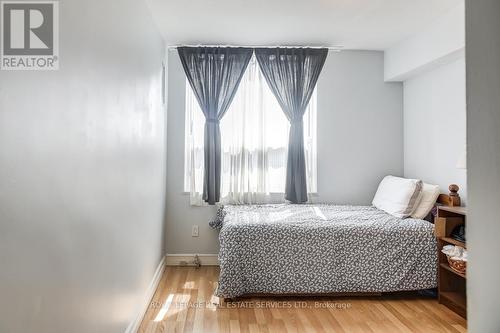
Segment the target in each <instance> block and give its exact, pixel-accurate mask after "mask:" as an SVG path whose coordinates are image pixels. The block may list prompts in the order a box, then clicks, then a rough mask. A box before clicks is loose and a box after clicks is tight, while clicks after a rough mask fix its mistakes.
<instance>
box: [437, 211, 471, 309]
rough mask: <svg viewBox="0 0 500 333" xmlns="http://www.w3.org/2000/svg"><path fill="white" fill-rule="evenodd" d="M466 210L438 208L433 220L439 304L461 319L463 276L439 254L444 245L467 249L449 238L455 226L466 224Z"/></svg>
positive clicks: (464, 286)
mask: <svg viewBox="0 0 500 333" xmlns="http://www.w3.org/2000/svg"><path fill="white" fill-rule="evenodd" d="M466 215H467V210H466V209H465V208H464V207H448V206H439V207H438V212H437V216H436V219H435V229H434V230H435V233H436V237H437V243H438V257H439V268H438V272H439V275H438V298H439V303H442V304H444V305H446V306H447V307H448V308H450V309H452V310H453V311H455V312H456V313H458V314H459V315H461V316H462V317H464V318H465V317H466V316H467V296H466V281H467V277H466V275H465V274H460V273H458V272H455V271H454V270H452V269H451V268H450V266H449V265H448V260H447V259H446V255H444V254H443V253H442V252H441V249H442V248H443V246H445V245H449V244H452V245H458V246H461V247H463V248H464V249H465V248H467V247H466V244H465V243H463V242H460V241H458V240H455V239H453V238H451V237H450V234H451V232H452V230H453V228H455V227H456V226H457V225H459V224H464V223H465V222H466Z"/></svg>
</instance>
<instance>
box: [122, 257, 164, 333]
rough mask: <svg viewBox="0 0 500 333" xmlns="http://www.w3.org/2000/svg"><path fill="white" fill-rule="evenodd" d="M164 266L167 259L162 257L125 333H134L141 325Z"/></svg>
mask: <svg viewBox="0 0 500 333" xmlns="http://www.w3.org/2000/svg"><path fill="white" fill-rule="evenodd" d="M166 264H167V259H166V257H163V258H162V259H161V261H160V263H159V264H158V267H157V268H156V271H155V274H154V275H153V280H151V283H150V284H149V287H148V289H147V290H146V294H145V296H144V300H143V302H142V306H141V308H140V310H139V313H138V314H137V316H136V317H135V318H134V320H133V321H132V322H131V323H130V325H128V327H127V329H126V330H125V333H136V332H137V330H139V326H140V325H141V322H142V319H143V318H144V315H145V314H146V311H147V310H148V308H149V304H151V300H152V299H153V296H154V294H155V292H156V289H157V288H158V284H159V283H160V280H161V277H162V275H163V272H164V271H165V267H166V266H167V265H166Z"/></svg>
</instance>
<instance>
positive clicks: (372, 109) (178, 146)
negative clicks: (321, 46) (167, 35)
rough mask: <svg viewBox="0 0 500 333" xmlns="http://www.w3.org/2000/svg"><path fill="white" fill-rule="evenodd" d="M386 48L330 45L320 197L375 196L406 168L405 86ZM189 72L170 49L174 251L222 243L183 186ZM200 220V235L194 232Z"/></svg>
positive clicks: (208, 210) (321, 85) (205, 210)
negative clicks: (388, 69)
mask: <svg viewBox="0 0 500 333" xmlns="http://www.w3.org/2000/svg"><path fill="white" fill-rule="evenodd" d="M383 65H384V64H383V53H382V52H371V51H370V52H368V51H344V52H340V53H336V52H330V54H329V56H328V59H327V61H326V64H325V67H324V69H323V72H322V74H321V77H320V79H319V82H318V196H316V197H313V201H314V202H334V203H339V204H342V203H350V204H369V203H370V202H371V200H372V198H373V195H374V193H375V191H376V189H377V185H378V183H379V182H380V180H381V179H382V177H383V176H385V175H387V174H394V175H402V174H403V91H402V84H401V83H384V82H383V77H384V76H383V70H384V67H383ZM185 82H186V81H185V75H184V72H183V70H182V66H181V64H180V61H179V57H178V55H177V53H176V52H172V53H170V56H169V96H170V99H169V104H168V117H169V122H168V149H167V151H168V165H167V170H168V171H167V185H168V186H167V219H166V221H167V227H166V228H167V241H166V243H167V253H206V254H213V253H217V251H218V240H217V232H215V231H213V230H211V229H210V227H209V226H208V220H209V219H210V218H212V216H213V215H214V213H215V209H214V208H213V207H191V206H189V196H188V194H184V193H183V177H184V172H183V170H184V169H183V168H184V104H185ZM194 224H198V225H199V227H200V229H199V230H200V237H198V238H193V237H191V227H192V225H194Z"/></svg>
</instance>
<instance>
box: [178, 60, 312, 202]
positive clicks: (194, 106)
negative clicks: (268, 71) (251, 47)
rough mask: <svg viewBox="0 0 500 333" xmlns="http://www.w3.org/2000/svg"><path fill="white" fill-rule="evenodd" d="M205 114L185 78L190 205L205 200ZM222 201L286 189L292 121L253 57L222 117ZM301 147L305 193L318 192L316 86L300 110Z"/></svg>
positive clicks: (268, 196)
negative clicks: (303, 147) (302, 113)
mask: <svg viewBox="0 0 500 333" xmlns="http://www.w3.org/2000/svg"><path fill="white" fill-rule="evenodd" d="M204 125H205V117H204V116H203V113H202V111H201V110H200V107H199V105H198V102H197V100H196V97H195V96H194V93H193V91H192V89H191V86H190V85H189V83H188V82H186V142H185V175H184V189H185V191H186V192H190V193H191V204H193V205H201V204H202V203H203V200H202V195H203V172H204V169H203V158H204V157H203V140H204V139H203V135H204V134H203V133H204ZM220 127H221V137H222V138H221V139H222V147H221V150H222V174H221V201H222V202H223V203H234V204H242V203H263V202H272V201H282V200H283V193H284V191H285V177H286V162H287V146H288V132H289V128H290V123H289V122H288V120H287V118H286V117H285V114H284V113H283V111H282V110H281V107H280V106H279V104H278V101H277V100H276V98H275V97H274V95H273V93H272V92H271V90H270V89H269V87H268V86H267V83H266V81H265V79H264V76H263V75H262V73H261V71H260V68H259V65H258V63H257V60H256V59H255V57H253V58H252V60H251V61H250V63H249V65H248V68H247V70H246V72H245V74H244V75H243V78H242V80H241V83H240V86H239V88H238V91H237V92H236V95H235V97H234V99H233V101H232V103H231V106H230V107H229V109H228V110H227V112H226V114H225V115H224V117H223V118H222V120H221V123H220ZM304 146H305V155H306V168H307V185H308V191H309V192H316V186H317V185H316V183H317V176H316V91H314V93H313V95H312V97H311V100H310V102H309V106H308V108H307V111H306V113H305V115H304Z"/></svg>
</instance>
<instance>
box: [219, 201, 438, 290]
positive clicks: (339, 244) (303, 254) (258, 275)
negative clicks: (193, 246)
mask: <svg viewBox="0 0 500 333" xmlns="http://www.w3.org/2000/svg"><path fill="white" fill-rule="evenodd" d="M211 226H212V227H214V228H217V229H220V233H219V240H220V252H219V262H220V277H219V285H218V288H217V291H216V295H217V296H219V297H228V298H230V297H238V296H242V295H245V294H258V293H265V294H316V293H318V294H321V293H350V292H353V293H356V292H392V291H403V290H418V289H428V288H434V287H436V285H437V249H436V248H437V245H436V239H435V237H434V233H433V230H434V226H433V224H431V223H429V222H427V221H424V220H419V219H411V218H407V219H400V218H396V217H394V216H392V215H389V214H387V213H385V212H384V211H381V210H379V209H377V208H375V207H371V206H338V205H328V204H306V205H293V204H281V205H248V206H230V205H226V206H222V207H220V208H219V211H218V213H217V218H216V220H214V221H212V222H211Z"/></svg>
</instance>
